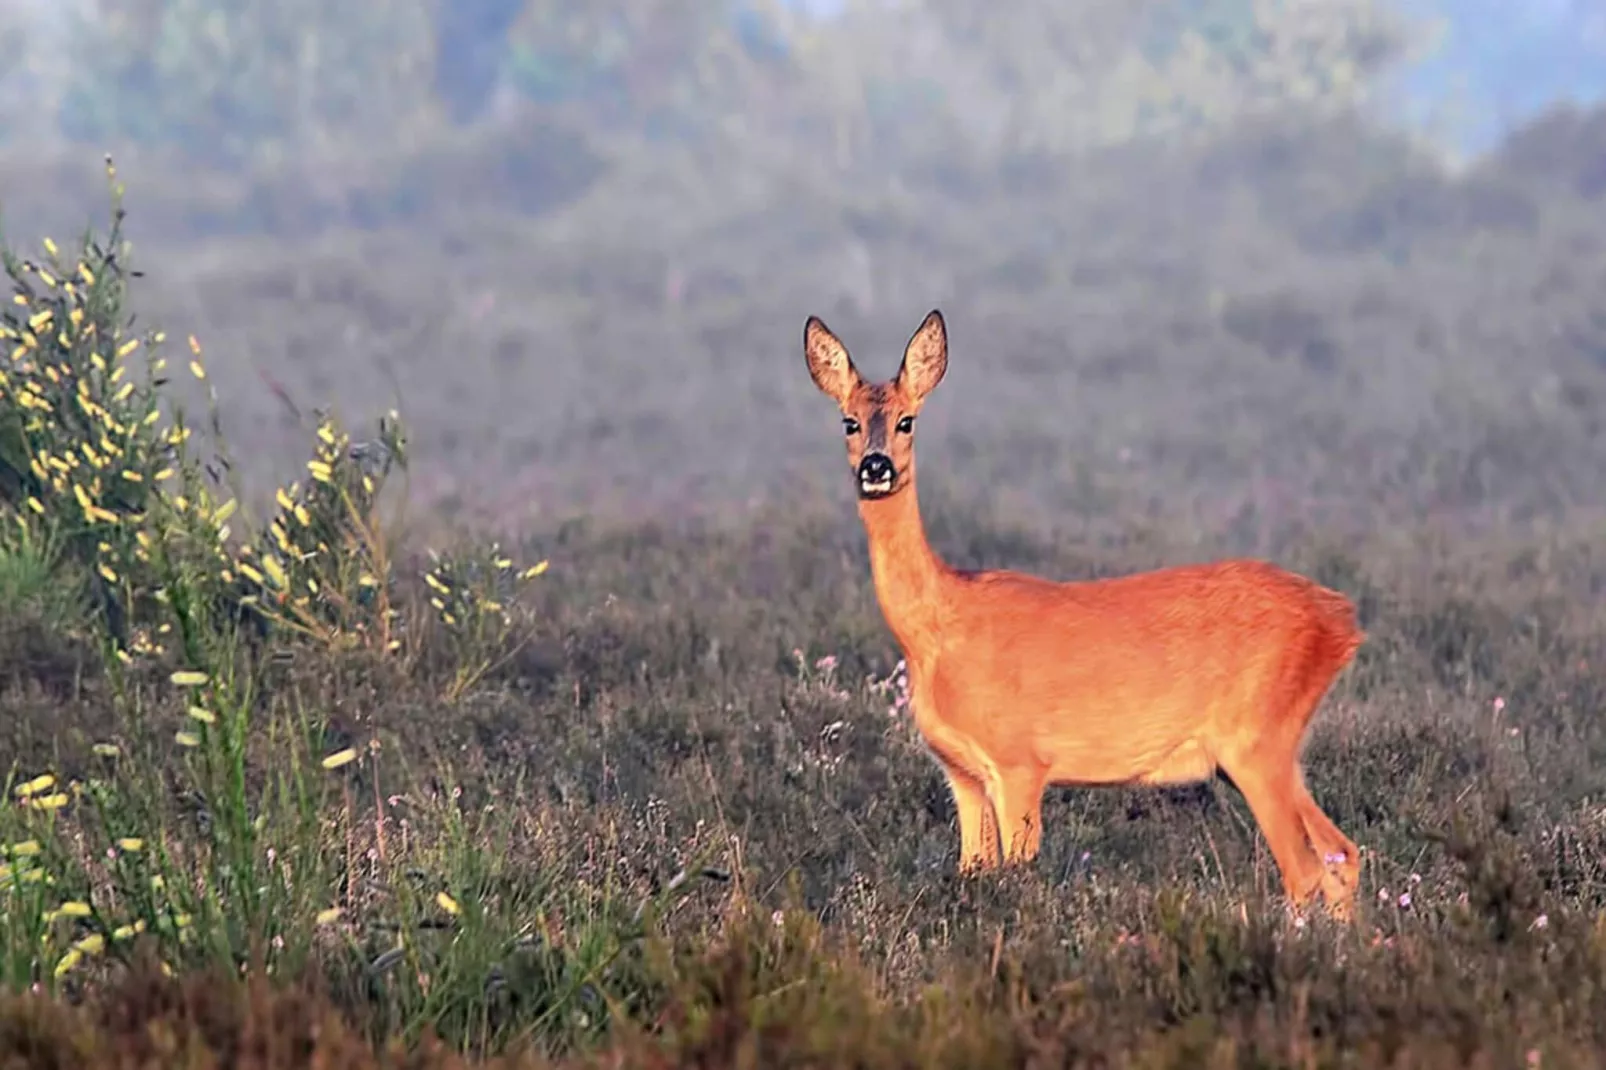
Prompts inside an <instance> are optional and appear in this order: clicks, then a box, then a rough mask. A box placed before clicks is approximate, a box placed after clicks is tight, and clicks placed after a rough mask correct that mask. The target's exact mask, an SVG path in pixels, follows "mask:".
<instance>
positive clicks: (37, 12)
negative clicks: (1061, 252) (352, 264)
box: [0, 0, 1520, 167]
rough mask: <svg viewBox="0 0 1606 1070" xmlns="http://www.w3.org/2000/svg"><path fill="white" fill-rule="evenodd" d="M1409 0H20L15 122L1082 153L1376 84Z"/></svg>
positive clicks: (80, 127) (337, 142)
mask: <svg viewBox="0 0 1606 1070" xmlns="http://www.w3.org/2000/svg"><path fill="white" fill-rule="evenodd" d="M1411 2H1415V3H1416V4H1417V5H1418V7H1420V5H1421V3H1422V0H1083V2H1078V3H1074V4H1073V3H1065V2H1064V0H1016V2H1012V3H1008V4H978V3H976V2H975V0H364V2H363V3H360V4H331V3H328V2H326V0H0V57H3V58H0V144H4V143H7V142H9V143H11V144H16V143H18V142H22V141H33V140H38V139H42V138H44V139H48V138H57V139H66V140H70V141H76V142H89V143H93V144H95V145H97V146H109V145H116V144H118V143H131V142H132V143H140V144H152V145H165V146H170V147H175V148H178V149H180V150H182V151H184V152H185V153H186V154H189V155H192V156H194V157H196V158H198V159H201V160H204V161H206V162H210V163H213V164H222V165H232V166H240V165H248V164H250V163H252V162H254V161H258V160H261V159H263V158H272V157H284V156H288V155H292V154H297V153H302V152H305V151H307V150H318V149H324V148H331V149H333V148H339V147H343V146H360V145H361V144H363V142H364V139H380V140H382V141H383V142H385V143H387V144H396V143H398V142H401V143H406V142H408V141H409V140H417V139H426V138H428V137H429V136H430V135H431V134H432V133H435V132H439V131H441V130H443V129H447V128H452V127H461V126H465V125H470V124H475V123H480V122H485V121H487V120H491V121H494V120H495V118H496V117H497V116H498V115H502V114H506V113H508V112H509V111H513V110H517V109H519V108H524V109H534V110H537V111H545V112H550V113H553V114H561V115H564V116H568V117H570V118H572V119H575V120H577V121H578V122H579V123H581V124H582V125H586V126H589V127H591V128H593V129H597V130H603V129H607V130H610V131H614V132H618V133H624V134H627V135H632V136H639V137H644V138H678V139H697V138H702V137H710V136H716V135H725V136H730V135H735V136H738V137H741V138H743V139H744V140H750V141H756V142H759V143H766V142H767V143H771V144H774V145H776V146H777V147H780V146H781V145H783V144H786V143H790V144H794V145H795V144H799V143H802V142H799V140H798V139H809V141H808V142H807V143H809V144H820V143H822V141H821V139H822V138H823V139H825V142H824V143H828V144H829V145H830V146H831V152H830V154H829V155H830V158H831V160H832V161H833V162H834V163H835V164H836V165H837V166H842V167H853V166H858V165H876V166H885V162H886V160H887V159H888V158H891V157H897V158H901V159H909V158H910V156H909V154H910V153H911V152H913V153H915V154H917V155H918V154H920V153H922V152H927V153H929V152H932V151H940V150H941V148H942V147H944V146H949V147H951V146H953V145H955V144H959V143H963V144H964V145H965V146H966V147H967V149H968V150H969V151H972V152H979V153H983V154H996V153H1010V152H1045V151H1046V152H1053V153H1060V152H1074V151H1078V150H1081V149H1084V148H1089V147H1096V146H1100V145H1108V144H1113V143H1120V142H1123V141H1127V140H1131V139H1133V138H1141V137H1148V136H1169V137H1175V136H1180V135H1185V134H1188V133H1197V132H1206V133H1207V132H1209V131H1212V130H1216V129H1219V128H1220V127H1222V126H1224V125H1228V124H1231V123H1234V122H1236V121H1237V120H1239V119H1241V118H1243V117H1244V116H1246V115H1253V114H1263V113H1266V112H1269V111H1275V110H1279V109H1288V108H1301V109H1333V108H1352V107H1356V106H1361V105H1365V104H1366V103H1367V101H1368V99H1369V97H1370V95H1371V94H1372V93H1374V92H1375V90H1376V88H1377V87H1378V86H1379V85H1380V84H1382V77H1383V76H1384V75H1385V74H1386V73H1388V72H1389V71H1390V70H1392V69H1394V68H1396V67H1397V66H1398V65H1399V64H1400V62H1401V61H1402V60H1403V59H1407V58H1409V57H1410V56H1411V55H1412V54H1413V51H1412V50H1413V49H1417V50H1420V48H1421V46H1422V45H1423V44H1424V43H1425V42H1426V41H1428V40H1429V39H1428V38H1427V37H1425V36H1424V34H1423V30H1424V26H1423V25H1422V24H1421V23H1420V22H1419V21H1414V20H1413V19H1412V18H1411V17H1410V13H1409V10H1408V9H1409V4H1410V3H1411ZM1439 2H1440V3H1441V5H1442V4H1453V3H1455V2H1457V0H1439ZM1508 6H1509V5H1508ZM1518 6H1520V5H1518ZM1438 14H1442V12H1438Z"/></svg>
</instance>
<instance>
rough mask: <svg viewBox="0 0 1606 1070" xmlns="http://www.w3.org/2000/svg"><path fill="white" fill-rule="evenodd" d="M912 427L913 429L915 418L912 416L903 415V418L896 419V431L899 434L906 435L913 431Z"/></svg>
mask: <svg viewBox="0 0 1606 1070" xmlns="http://www.w3.org/2000/svg"><path fill="white" fill-rule="evenodd" d="M914 429H915V418H914V417H913V416H905V417H904V418H903V419H901V420H899V421H898V433H899V434H902V435H907V434H908V433H909V432H911V431H913V430H914Z"/></svg>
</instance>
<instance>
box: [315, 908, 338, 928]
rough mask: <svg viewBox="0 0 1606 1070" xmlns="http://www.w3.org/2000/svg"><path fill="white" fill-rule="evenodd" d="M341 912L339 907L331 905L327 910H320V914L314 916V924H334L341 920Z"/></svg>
mask: <svg viewBox="0 0 1606 1070" xmlns="http://www.w3.org/2000/svg"><path fill="white" fill-rule="evenodd" d="M340 914H341V910H340V908H339V907H330V908H329V909H327V910H320V911H318V916H317V917H315V918H313V919H312V921H313V924H314V925H332V924H334V923H335V922H337V921H339V920H340Z"/></svg>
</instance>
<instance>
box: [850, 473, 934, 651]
mask: <svg viewBox="0 0 1606 1070" xmlns="http://www.w3.org/2000/svg"><path fill="white" fill-rule="evenodd" d="M859 517H860V518H861V519H862V520H863V521H864V530H865V534H866V535H867V536H868V537H869V542H870V575H871V577H872V578H873V580H874V582H875V591H876V600H877V601H878V602H879V603H880V604H881V613H882V616H884V617H885V618H886V621H887V627H889V628H890V629H891V630H892V634H893V635H894V637H896V638H897V640H898V645H899V646H901V647H902V648H903V650H904V654H905V656H906V657H909V658H910V659H911V660H918V653H917V652H918V651H920V650H922V649H927V646H926V644H927V643H928V642H930V640H931V639H932V633H933V632H934V630H935V629H936V626H937V622H938V620H939V614H940V611H941V605H940V603H941V600H942V595H943V591H944V586H945V582H946V581H947V580H948V579H949V578H950V575H951V573H950V570H949V568H948V567H947V565H945V564H944V563H943V562H942V561H941V560H940V559H939V558H938V557H937V555H936V553H935V551H933V550H932V548H931V544H930V543H928V542H927V541H926V529H925V525H924V524H922V523H921V520H920V499H919V497H918V495H916V494H915V482H914V472H913V471H912V470H911V471H910V473H909V482H908V485H907V486H905V487H904V488H903V489H902V490H900V491H898V492H897V493H896V494H893V495H892V496H891V497H888V498H880V499H869V500H866V499H860V501H859Z"/></svg>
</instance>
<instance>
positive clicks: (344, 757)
mask: <svg viewBox="0 0 1606 1070" xmlns="http://www.w3.org/2000/svg"><path fill="white" fill-rule="evenodd" d="M356 760H357V751H356V750H355V749H354V748H352V747H347V748H346V749H345V750H337V751H335V752H334V753H333V754H331V755H329V756H328V757H327V758H325V759H324V760H323V761H322V763H320V764H322V765H323V767H324V768H325V769H339V768H340V767H341V766H343V765H349V764H351V763H352V762H354V761H356Z"/></svg>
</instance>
